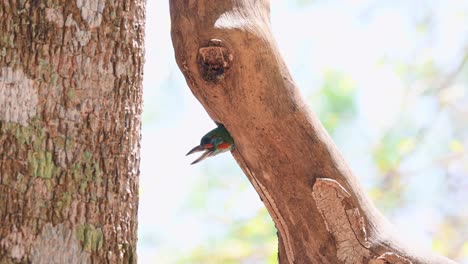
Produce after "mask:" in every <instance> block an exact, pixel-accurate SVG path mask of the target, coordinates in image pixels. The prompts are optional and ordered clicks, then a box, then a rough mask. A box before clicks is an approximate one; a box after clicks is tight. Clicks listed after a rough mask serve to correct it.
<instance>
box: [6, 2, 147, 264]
mask: <svg viewBox="0 0 468 264" xmlns="http://www.w3.org/2000/svg"><path fill="white" fill-rule="evenodd" d="M144 3H145V1H138V0H137V1H125V0H116V1H104V0H76V1H65V0H54V1H25V0H14V1H13V0H3V1H2V2H1V4H0V222H1V225H0V263H35V264H37V263H47V264H49V263H136V227H137V208H138V176H139V170H138V166H139V159H140V158H139V149H140V145H139V144H140V123H141V122H140V114H141V107H142V87H141V83H142V71H143V29H144Z"/></svg>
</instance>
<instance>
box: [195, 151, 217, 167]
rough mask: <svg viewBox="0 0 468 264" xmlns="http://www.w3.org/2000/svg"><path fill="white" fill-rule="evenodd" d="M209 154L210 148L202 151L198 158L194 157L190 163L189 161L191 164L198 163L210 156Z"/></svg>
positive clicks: (211, 152) (210, 152)
mask: <svg viewBox="0 0 468 264" xmlns="http://www.w3.org/2000/svg"><path fill="white" fill-rule="evenodd" d="M211 154H213V151H211V150H207V151H205V153H203V154H202V155H201V156H200V157H199V158H198V159H196V160H194V161H193V162H192V163H190V165H193V164H195V163H198V162H200V161H202V160H204V159H206V158H208V157H209V156H211Z"/></svg>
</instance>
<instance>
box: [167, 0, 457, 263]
mask: <svg viewBox="0 0 468 264" xmlns="http://www.w3.org/2000/svg"><path fill="white" fill-rule="evenodd" d="M170 3H171V5H170V8H171V19H172V40H173V44H174V49H175V55H176V60H177V63H178V65H179V67H180V69H181V70H182V72H183V74H184V76H185V78H186V80H187V83H188V85H189V87H190V89H191V90H192V92H193V94H194V95H195V97H196V98H197V99H198V100H199V101H200V102H201V104H202V105H203V106H204V107H205V109H206V111H207V112H208V114H209V115H210V116H211V118H212V119H213V120H215V121H217V122H220V123H223V124H224V125H225V127H226V128H227V129H228V130H229V131H230V133H231V135H232V136H233V138H234V140H235V144H236V149H235V151H233V155H234V157H235V158H236V160H237V162H238V164H239V165H240V167H241V168H242V169H243V171H244V172H245V174H246V175H247V177H248V178H249V180H250V181H251V183H252V185H253V186H254V187H255V189H256V191H257V192H258V194H259V196H260V198H261V199H262V200H263V202H264V204H265V206H266V208H267V209H268V211H269V213H270V215H271V217H272V218H273V220H274V222H275V225H276V228H277V229H278V237H279V262H280V263H323V264H326V263H333V264H336V263H345V264H354V263H369V264H370V263H373V264H377V263H382V264H383V263H414V264H416V263H421V264H422V263H425V264H428V263H453V261H451V260H448V259H446V258H444V257H440V256H437V255H434V254H432V253H430V252H423V251H420V250H418V249H413V248H410V247H409V246H408V245H405V244H403V242H402V241H401V239H398V238H397V235H396V231H394V230H393V229H392V228H391V227H390V225H389V224H388V223H387V222H386V221H385V220H384V219H383V217H382V216H381V215H380V213H379V212H378V211H377V210H376V209H375V207H374V206H373V205H372V203H371V202H370V201H369V200H368V198H367V197H366V196H365V194H364V193H363V190H362V188H361V187H360V186H359V184H358V182H357V180H356V178H355V176H353V174H352V172H351V171H350V169H349V167H348V165H347V164H346V162H345V161H344V160H343V158H342V156H341V154H340V153H339V151H338V150H337V148H336V146H335V145H334V143H333V142H332V140H331V139H330V137H329V135H328V134H327V132H326V131H325V130H324V128H323V127H322V125H321V124H320V121H319V120H318V119H317V118H316V116H315V115H314V114H313V113H311V112H310V111H309V110H308V107H307V105H306V103H305V102H304V100H303V99H302V97H301V96H300V94H299V92H298V89H297V87H296V85H295V84H294V82H293V80H292V78H291V76H290V74H289V72H288V69H287V67H286V65H285V64H284V62H283V60H282V58H281V56H280V54H279V52H278V49H277V47H276V44H275V42H274V39H273V37H272V34H271V29H270V22H269V2H268V1H266V0H198V1H184V0H171V1H170ZM315 26H322V25H315ZM403 236H404V234H403Z"/></svg>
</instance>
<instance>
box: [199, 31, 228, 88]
mask: <svg viewBox="0 0 468 264" xmlns="http://www.w3.org/2000/svg"><path fill="white" fill-rule="evenodd" d="M233 59H234V56H233V55H232V53H230V52H229V49H228V48H227V47H226V46H225V45H224V43H223V41H221V40H219V39H211V40H210V41H209V42H208V44H207V45H206V46H205V47H202V48H200V49H199V50H198V65H199V69H200V73H201V76H202V78H203V79H204V80H205V81H207V82H218V81H220V80H222V79H224V77H225V75H226V73H227V70H228V69H229V68H230V66H231V62H232V60H233Z"/></svg>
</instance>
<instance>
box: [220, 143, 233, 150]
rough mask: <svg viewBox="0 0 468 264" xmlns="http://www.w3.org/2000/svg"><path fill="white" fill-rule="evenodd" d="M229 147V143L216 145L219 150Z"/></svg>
mask: <svg viewBox="0 0 468 264" xmlns="http://www.w3.org/2000/svg"><path fill="white" fill-rule="evenodd" d="M230 146H231V144H229V143H221V144H219V145H218V148H219V149H227V148H229V147H230Z"/></svg>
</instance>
